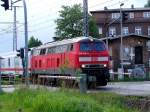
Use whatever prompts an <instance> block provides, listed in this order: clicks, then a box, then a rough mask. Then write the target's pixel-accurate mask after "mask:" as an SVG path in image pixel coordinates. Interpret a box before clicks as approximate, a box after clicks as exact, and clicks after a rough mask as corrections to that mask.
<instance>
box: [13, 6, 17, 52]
mask: <svg viewBox="0 0 150 112" xmlns="http://www.w3.org/2000/svg"><path fill="white" fill-rule="evenodd" d="M16 7H17V6H14V25H13V51H15V50H17V25H16V22H17V21H16Z"/></svg>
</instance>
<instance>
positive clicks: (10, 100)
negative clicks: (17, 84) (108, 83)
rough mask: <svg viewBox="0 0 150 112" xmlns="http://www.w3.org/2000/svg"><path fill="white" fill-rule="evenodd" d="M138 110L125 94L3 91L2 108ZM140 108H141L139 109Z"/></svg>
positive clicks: (3, 111) (12, 111)
mask: <svg viewBox="0 0 150 112" xmlns="http://www.w3.org/2000/svg"><path fill="white" fill-rule="evenodd" d="M19 111H20V112H134V110H132V109H129V108H127V106H126V105H125V104H124V97H122V96H118V95H114V94H108V93H97V94H94V93H93V94H81V93H79V92H77V91H69V90H68V91H67V90H64V91H63V90H59V91H48V90H44V89H43V90H41V89H39V90H31V89H25V88H24V89H19V90H16V91H15V92H13V93H1V94H0V112H19ZM136 112H137V111H136Z"/></svg>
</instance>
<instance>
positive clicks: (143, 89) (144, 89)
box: [2, 81, 150, 96]
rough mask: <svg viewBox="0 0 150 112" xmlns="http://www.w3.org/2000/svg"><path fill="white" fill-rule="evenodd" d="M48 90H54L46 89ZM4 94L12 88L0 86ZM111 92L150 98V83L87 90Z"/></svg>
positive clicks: (131, 83)
mask: <svg viewBox="0 0 150 112" xmlns="http://www.w3.org/2000/svg"><path fill="white" fill-rule="evenodd" d="M48 88H49V89H50V90H54V89H53V88H51V87H48ZM2 90H3V91H4V92H13V91H14V90H15V88H14V86H13V85H11V86H2ZM101 91H104V92H113V93H117V94H121V95H137V96H150V81H144V82H115V83H114V82H110V83H108V85H107V86H104V87H98V88H97V89H96V90H88V92H90V93H91V92H101Z"/></svg>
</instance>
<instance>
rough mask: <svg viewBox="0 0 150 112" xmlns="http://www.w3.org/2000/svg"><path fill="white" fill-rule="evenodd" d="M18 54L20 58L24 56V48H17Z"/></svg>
mask: <svg viewBox="0 0 150 112" xmlns="http://www.w3.org/2000/svg"><path fill="white" fill-rule="evenodd" d="M17 52H18V53H17V56H18V57H20V58H22V59H23V58H24V48H20V50H17Z"/></svg>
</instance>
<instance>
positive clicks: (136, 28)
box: [135, 26, 142, 35]
mask: <svg viewBox="0 0 150 112" xmlns="http://www.w3.org/2000/svg"><path fill="white" fill-rule="evenodd" d="M141 30H142V29H141V27H139V26H138V27H135V34H137V35H142V31H141Z"/></svg>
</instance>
